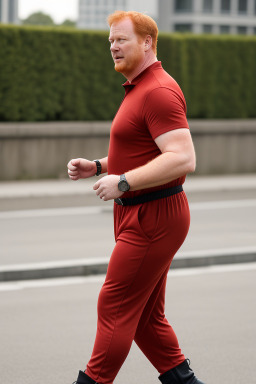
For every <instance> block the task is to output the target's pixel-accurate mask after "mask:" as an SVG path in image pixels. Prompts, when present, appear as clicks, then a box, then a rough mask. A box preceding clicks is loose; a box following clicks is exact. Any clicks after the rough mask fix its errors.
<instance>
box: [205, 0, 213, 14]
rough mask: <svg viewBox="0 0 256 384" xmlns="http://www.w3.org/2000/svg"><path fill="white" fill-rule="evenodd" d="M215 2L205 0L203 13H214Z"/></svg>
mask: <svg viewBox="0 0 256 384" xmlns="http://www.w3.org/2000/svg"><path fill="white" fill-rule="evenodd" d="M212 6H213V0H204V2H203V11H204V12H206V13H208V12H212Z"/></svg>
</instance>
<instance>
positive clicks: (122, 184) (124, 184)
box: [118, 175, 130, 192]
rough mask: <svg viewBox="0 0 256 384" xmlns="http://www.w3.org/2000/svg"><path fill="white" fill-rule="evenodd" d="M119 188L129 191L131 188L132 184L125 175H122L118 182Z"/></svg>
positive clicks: (122, 190)
mask: <svg viewBox="0 0 256 384" xmlns="http://www.w3.org/2000/svg"><path fill="white" fill-rule="evenodd" d="M118 189H119V191H121V192H127V191H129V189H130V185H129V184H128V182H127V180H126V177H125V175H121V176H120V180H119V182H118Z"/></svg>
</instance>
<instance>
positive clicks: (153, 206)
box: [86, 193, 189, 384]
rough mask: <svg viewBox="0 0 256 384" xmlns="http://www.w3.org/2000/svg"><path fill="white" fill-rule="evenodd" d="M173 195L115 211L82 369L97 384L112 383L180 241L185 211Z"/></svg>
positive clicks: (186, 218) (186, 220)
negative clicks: (112, 236) (94, 326)
mask: <svg viewBox="0 0 256 384" xmlns="http://www.w3.org/2000/svg"><path fill="white" fill-rule="evenodd" d="M179 195H180V196H178V195H175V196H172V197H171V198H168V199H161V200H158V201H154V202H150V203H147V204H142V205H139V206H136V207H122V206H117V207H115V209H116V211H117V212H116V214H115V217H116V223H115V233H116V240H117V242H116V246H115V248H114V250H113V253H112V255H111V258H110V262H109V267H108V271H107V275H106V280H105V283H104V285H103V287H102V289H101V292H100V295H99V299H98V324H97V334H96V339H95V344H94V349H93V352H92V356H91V359H90V361H89V363H88V365H87V369H86V373H87V374H88V375H89V376H90V377H91V378H92V379H93V380H95V381H97V382H98V383H100V384H112V383H113V380H114V378H115V377H116V375H117V373H118V371H119V369H120V368H121V366H122V364H123V362H124V360H125V358H126V356H127V354H128V352H129V350H130V347H131V344H132V341H133V339H134V337H135V334H136V330H137V327H138V324H139V321H140V318H141V315H142V313H143V311H144V308H145V307H146V305H147V303H148V301H149V299H150V297H151V295H152V293H153V291H154V289H155V288H156V286H157V284H158V283H159V281H160V279H161V278H162V276H163V275H164V274H166V269H167V268H168V267H169V265H170V262H171V260H172V258H173V256H174V254H175V253H176V252H177V250H178V248H179V247H180V246H181V244H182V242H183V241H184V239H185V237H186V234H187V231H188V226H189V211H188V209H187V206H186V199H185V197H184V195H183V193H182V194H179ZM183 359H184V358H183Z"/></svg>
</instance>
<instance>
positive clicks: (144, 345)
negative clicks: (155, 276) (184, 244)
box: [134, 267, 185, 374]
mask: <svg viewBox="0 0 256 384" xmlns="http://www.w3.org/2000/svg"><path fill="white" fill-rule="evenodd" d="M168 271H169V267H168V269H167V270H166V273H165V274H164V275H163V276H162V278H161V279H160V280H159V282H158V284H157V286H156V287H155V289H154V291H153V293H152V294H151V296H150V298H149V300H148V302H147V304H146V306H145V308H144V311H143V313H142V315H141V318H140V321H139V324H138V327H137V330H136V334H135V338H134V341H135V342H136V344H137V345H138V347H139V348H140V349H141V351H142V352H143V353H144V355H145V356H146V357H147V358H148V360H149V361H150V362H151V364H152V365H153V366H154V367H155V368H156V369H157V370H158V372H159V374H163V373H164V372H167V371H168V370H169V369H172V368H174V367H176V366H178V365H179V364H181V363H182V362H183V361H184V360H185V356H184V355H183V354H182V353H181V349H180V347H179V342H178V339H177V336H176V334H175V332H174V330H173V328H172V326H171V325H170V324H169V323H168V321H167V319H166V317H165V290H166V281H167V273H168Z"/></svg>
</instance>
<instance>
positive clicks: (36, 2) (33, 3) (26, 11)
mask: <svg viewBox="0 0 256 384" xmlns="http://www.w3.org/2000/svg"><path fill="white" fill-rule="evenodd" d="M129 9H130V10H134V11H138V12H146V13H147V14H149V15H152V16H153V15H154V14H155V13H156V0H147V1H145V0H129ZM37 11H42V12H44V13H47V14H49V15H50V16H51V17H52V18H53V19H54V21H55V22H56V23H61V22H62V21H64V20H65V19H71V20H76V19H77V15H78V0H19V18H20V19H25V18H26V17H28V16H29V15H31V13H34V12H37Z"/></svg>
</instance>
